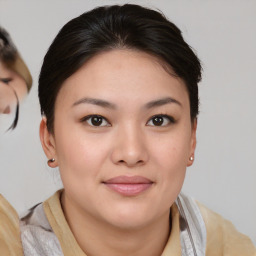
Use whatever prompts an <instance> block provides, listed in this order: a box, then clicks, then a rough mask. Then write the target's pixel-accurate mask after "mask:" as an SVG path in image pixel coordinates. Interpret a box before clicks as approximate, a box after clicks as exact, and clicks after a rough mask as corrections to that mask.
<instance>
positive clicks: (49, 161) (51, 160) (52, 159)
mask: <svg viewBox="0 0 256 256" xmlns="http://www.w3.org/2000/svg"><path fill="white" fill-rule="evenodd" d="M54 162H55V158H51V159H49V160H48V161H47V164H48V166H49V167H52V166H51V164H52V163H54Z"/></svg>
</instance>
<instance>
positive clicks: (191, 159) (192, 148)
mask: <svg viewBox="0 0 256 256" xmlns="http://www.w3.org/2000/svg"><path fill="white" fill-rule="evenodd" d="M196 130H197V119H195V120H194V122H193V123H192V128H191V141H190V154H189V159H188V163H187V166H191V165H192V164H193V162H194V159H195V149H196Z"/></svg>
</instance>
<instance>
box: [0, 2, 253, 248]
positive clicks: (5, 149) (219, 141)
mask: <svg viewBox="0 0 256 256" xmlns="http://www.w3.org/2000/svg"><path fill="white" fill-rule="evenodd" d="M125 2H126V1H107V0H105V1H95V0H94V1H92V0H90V1H89V0H87V1H86V0H76V1H74V0H73V1H67V0H66V1H65V0H44V1H39V0H31V1H29V0H16V1H15V0H0V25H2V26H3V27H5V28H6V29H7V30H8V31H9V32H10V34H11V36H12V38H13V40H14V42H15V44H16V45H17V46H18V49H19V50H20V52H21V54H22V56H23V57H24V59H25V61H26V63H27V64H28V66H29V68H30V70H31V73H32V75H33V78H34V84H33V88H32V91H31V93H30V95H29V96H28V98H27V99H26V101H24V103H23V104H22V106H21V115H20V121H19V124H18V128H17V129H16V130H15V131H13V132H10V133H6V134H4V135H3V134H1V137H0V193H2V194H3V195H4V196H5V197H6V198H7V199H8V200H9V201H10V202H11V203H12V204H13V206H14V207H15V208H16V209H17V210H18V211H19V213H22V212H24V211H25V209H27V208H29V207H31V206H33V205H34V204H36V203H38V202H41V201H43V200H45V199H46V198H47V197H49V196H50V195H51V194H52V193H53V192H54V191H55V190H56V189H57V188H58V187H60V186H61V184H60V181H59V176H58V172H57V171H54V170H52V169H50V168H49V167H48V166H47V164H46V160H47V159H46V158H45V156H44V153H43V151H42V149H41V145H40V142H39V136H38V128H39V122H40V110H39V103H38V99H37V80H38V74H39V71H40V67H41V64H42V60H43V57H44V54H45V53H46V50H47V48H48V47H49V45H50V43H51V41H52V40H53V38H54V37H55V35H56V33H57V32H58V31H59V29H60V28H61V27H62V26H63V25H64V23H66V22H67V21H68V20H70V19H71V18H73V17H76V16H78V15H79V14H81V13H83V12H84V11H87V10H89V9H91V8H92V7H95V6H98V5H106V4H113V3H119V4H120V3H125ZM130 3H141V4H143V5H145V6H149V7H156V8H159V9H160V10H162V11H163V12H164V14H165V15H166V16H167V17H168V18H169V19H170V20H172V21H173V22H174V23H175V24H177V25H178V26H179V27H180V29H181V30H182V32H183V35H184V37H185V39H186V40H187V41H188V43H189V44H190V45H191V46H192V47H193V48H194V49H196V52H197V54H198V56H199V58H200V59H201V60H202V63H203V68H204V72H203V81H202V82H201V83H200V85H199V88H200V98H201V113H200V116H199V126H198V145H197V152H196V160H195V163H194V165H193V166H192V167H190V168H189V169H188V172H187V178H186V181H185V185H184V191H185V192H186V193H188V194H190V195H192V196H193V197H195V198H196V199H197V200H199V201H200V202H201V203H203V204H205V205H207V206H208V207H209V208H211V209H213V210H215V211H217V212H219V213H220V214H222V215H223V216H224V217H225V218H227V219H230V220H231V221H232V222H233V223H234V224H235V226H236V227H237V228H238V229H239V230H240V231H241V232H243V233H245V234H247V235H249V236H250V237H251V239H252V240H253V242H254V243H255V244H256V199H255V196H256V167H255V161H256V75H255V73H256V0H240V1H238V0H219V1H216V0H215V1H213V0H212V1H211V0H208V1H207V0H197V1H196V0H166V1H164V0H158V1H153V0H152V1H130ZM0 126H1V124H0Z"/></svg>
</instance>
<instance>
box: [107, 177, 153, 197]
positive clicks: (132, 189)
mask: <svg viewBox="0 0 256 256" xmlns="http://www.w3.org/2000/svg"><path fill="white" fill-rule="evenodd" d="M103 184H104V185H106V186H107V187H108V188H109V189H111V190H112V191H114V192H116V193H119V194H121V195H123V196H136V195H139V194H141V193H143V192H144V191H146V190H148V189H149V188H150V187H151V186H152V185H153V181H151V180H149V179H147V178H145V177H142V176H117V177H114V178H111V179H109V180H106V181H104V182H103Z"/></svg>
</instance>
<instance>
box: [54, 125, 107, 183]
mask: <svg viewBox="0 0 256 256" xmlns="http://www.w3.org/2000/svg"><path fill="white" fill-rule="evenodd" d="M65 134H68V133H65ZM107 145H108V143H107V142H106V141H105V142H104V143H103V142H102V139H101V140H99V138H97V136H95V135H91V136H88V135H86V136H85V135H84V134H83V133H82V132H79V131H78V130H77V131H74V130H72V133H70V134H69V135H68V136H67V135H66V136H64V133H63V134H61V133H59V134H58V137H57V138H56V149H57V159H58V164H59V169H60V173H61V176H62V178H63V180H64V179H66V180H70V181H76V182H84V181H85V180H86V181H88V180H92V179H95V178H97V176H98V174H99V172H100V169H101V168H102V166H103V165H104V161H105V159H106V157H107V152H108V149H107Z"/></svg>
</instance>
